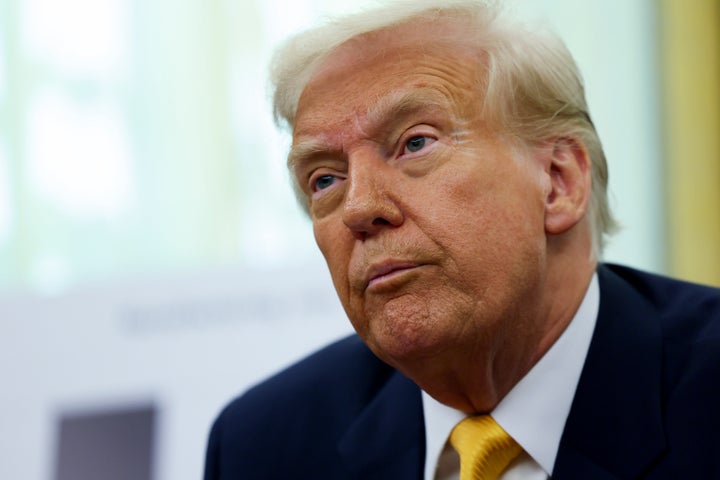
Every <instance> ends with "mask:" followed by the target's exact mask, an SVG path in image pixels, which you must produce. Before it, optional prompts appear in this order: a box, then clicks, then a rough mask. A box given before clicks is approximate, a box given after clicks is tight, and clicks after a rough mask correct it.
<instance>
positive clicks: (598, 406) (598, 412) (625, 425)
mask: <svg viewBox="0 0 720 480" xmlns="http://www.w3.org/2000/svg"><path fill="white" fill-rule="evenodd" d="M598 276H599V280H600V311H599V313H598V321H597V324H596V326H595V332H594V333H593V339H592V342H591V344H590V349H589V351H588V355H587V359H586V360H585V365H584V367H583V372H582V375H581V377H580V382H579V383H578V387H577V391H576V393H575V398H574V400H573V404H572V407H571V410H570V414H569V416H568V419H567V422H566V424H565V430H564V432H563V436H562V439H561V441H560V448H559V450H558V456H557V459H556V462H555V468H554V471H553V478H554V479H556V480H562V479H575V478H583V479H598V480H600V479H608V480H609V479H615V478H636V477H638V476H639V475H640V474H641V473H642V471H643V470H645V469H646V468H647V467H648V466H649V464H650V463H651V462H653V461H654V460H655V459H656V458H657V457H658V456H659V455H660V454H661V452H662V451H663V450H664V449H665V440H664V431H663V425H662V417H661V405H660V388H661V385H660V375H661V362H662V338H661V331H660V327H659V325H658V323H657V317H658V313H657V311H656V310H655V308H654V307H653V305H652V304H650V303H649V302H648V301H647V300H646V299H645V298H644V297H642V296H641V295H640V294H639V293H638V291H636V290H635V289H634V288H633V287H632V286H631V285H630V284H629V283H627V282H626V281H625V280H623V279H622V278H620V277H619V276H618V275H616V274H615V273H613V272H612V271H611V270H610V269H609V268H608V267H603V266H601V267H599V268H598Z"/></svg>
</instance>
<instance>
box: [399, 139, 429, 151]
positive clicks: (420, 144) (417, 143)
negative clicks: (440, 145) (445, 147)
mask: <svg viewBox="0 0 720 480" xmlns="http://www.w3.org/2000/svg"><path fill="white" fill-rule="evenodd" d="M432 142H433V140H432V139H431V138H429V137H425V136H423V135H418V136H417V137H412V138H411V139H410V140H408V141H407V142H406V143H405V151H404V152H403V153H415V152H419V151H420V150H422V149H423V148H425V147H426V146H427V145H428V144H429V143H432Z"/></svg>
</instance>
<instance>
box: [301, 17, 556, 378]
mask: <svg viewBox="0 0 720 480" xmlns="http://www.w3.org/2000/svg"><path fill="white" fill-rule="evenodd" d="M407 30H408V31H404V30H403V28H402V27H399V28H397V29H394V30H391V31H389V32H384V33H381V34H375V35H373V36H365V37H362V38H361V39H359V40H355V41H353V42H351V43H348V44H346V45H343V46H341V47H340V48H339V49H338V50H336V51H335V52H334V53H332V54H331V55H330V57H329V58H328V59H327V60H326V61H325V62H324V63H323V65H322V66H321V67H320V68H319V70H318V71H317V72H316V73H315V75H314V76H313V78H312V79H311V81H310V83H309V84H308V86H307V88H306V89H305V90H304V92H303V94H302V96H301V99H300V102H299V106H298V110H297V115H296V118H295V128H294V134H293V148H292V151H291V166H292V169H293V171H294V174H295V175H296V179H297V181H298V183H299V185H300V187H301V188H302V189H303V191H304V193H305V195H306V196H307V198H308V203H309V205H310V211H311V216H312V221H313V226H314V232H315V238H316V240H317V243H318V246H319V247H320V249H321V251H322V253H323V255H324V256H325V259H326V260H327V264H328V266H329V269H330V272H331V274H332V278H333V282H334V285H335V288H336V289H337V292H338V295H339V296H340V299H341V301H342V304H343V306H344V307H345V310H346V312H347V314H348V316H349V318H350V320H351V322H352V324H353V326H354V327H355V329H356V330H357V332H358V334H359V335H360V336H361V337H362V339H363V340H364V341H365V342H366V343H367V344H368V345H369V346H370V348H371V349H372V350H373V351H374V352H375V353H376V354H377V355H378V356H379V357H381V358H382V359H384V360H385V361H387V362H388V363H390V364H392V365H394V366H396V367H397V368H399V369H400V370H401V371H404V372H405V373H409V374H410V375H411V376H413V375H412V374H413V369H414V368H416V367H417V366H418V365H421V364H422V365H424V366H423V368H431V369H433V368H436V369H438V372H439V373H438V374H440V372H441V371H444V370H445V369H447V368H448V366H451V365H452V364H453V362H456V361H458V362H459V361H460V357H467V356H469V355H470V356H473V357H475V358H478V357H480V358H482V361H486V363H487V365H483V366H482V367H483V368H485V370H486V371H487V372H488V374H490V372H491V371H492V370H493V369H495V368H497V365H493V358H494V357H495V356H496V355H497V354H498V352H500V351H505V350H508V349H509V350H512V349H515V348H517V349H520V348H524V347H523V345H524V341H525V340H524V339H525V338H527V337H532V336H533V335H535V332H533V329H534V328H535V325H534V323H533V322H534V321H535V320H534V319H535V318H536V317H537V316H538V314H539V313H540V312H538V307H537V305H538V304H539V302H538V296H539V295H538V292H539V291H540V289H541V287H540V286H541V285H542V283H543V268H544V262H545V242H546V238H545V229H544V205H545V199H546V197H547V195H548V191H549V185H548V184H549V182H548V181H546V177H547V175H545V174H544V173H545V172H544V169H543V167H542V165H541V162H540V161H538V160H536V159H535V158H534V156H533V152H532V150H531V149H520V148H512V147H511V146H510V144H509V143H508V142H507V141H505V140H503V137H502V136H501V135H499V134H497V133H495V132H493V131H492V130H491V129H490V128H489V126H488V125H486V124H485V123H484V122H483V119H482V117H481V111H480V109H481V104H482V98H481V97H480V94H479V91H480V89H479V86H478V85H479V82H481V80H482V68H483V62H482V58H481V57H480V55H478V54H476V53H474V52H473V51H472V50H471V49H469V48H467V47H463V46H462V45H458V42H457V39H452V38H447V41H446V42H442V41H441V42H437V41H433V42H424V41H423V40H422V39H423V38H430V37H427V36H426V35H424V34H425V33H427V32H426V31H425V30H424V29H417V30H415V29H407ZM421 30H422V31H421ZM446 33H447V32H446ZM446 37H448V36H447V35H446ZM478 352H480V355H478Z"/></svg>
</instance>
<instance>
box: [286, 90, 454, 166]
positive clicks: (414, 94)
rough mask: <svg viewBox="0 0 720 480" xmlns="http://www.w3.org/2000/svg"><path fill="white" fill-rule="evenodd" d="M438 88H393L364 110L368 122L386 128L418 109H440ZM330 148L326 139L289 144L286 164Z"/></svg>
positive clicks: (378, 128) (291, 164)
mask: <svg viewBox="0 0 720 480" xmlns="http://www.w3.org/2000/svg"><path fill="white" fill-rule="evenodd" d="M438 96H439V95H438V92H437V91H436V90H434V89H431V88H415V89H412V90H409V91H394V92H390V93H388V94H387V95H384V96H382V97H380V98H378V99H377V100H376V101H375V102H374V103H373V104H371V105H370V106H369V107H368V109H367V110H366V112H365V116H366V118H367V120H366V122H367V124H368V125H372V126H373V130H379V131H385V130H387V124H388V123H390V122H393V121H397V120H398V119H401V118H403V117H407V116H410V115H412V114H414V113H416V112H419V111H421V110H442V109H443V108H447V106H446V107H443V106H442V105H441V104H440V101H439V99H438ZM330 150H333V149H332V148H331V147H330V146H329V145H328V144H327V143H326V142H324V141H322V140H319V139H309V140H305V141H302V142H299V143H297V144H295V145H292V146H291V147H290V152H289V153H288V157H287V166H288V168H289V169H290V170H291V171H293V170H295V168H296V167H297V166H298V164H299V163H300V162H301V161H302V160H304V159H309V158H312V157H314V156H315V155H318V154H322V153H327V152H329V151H330Z"/></svg>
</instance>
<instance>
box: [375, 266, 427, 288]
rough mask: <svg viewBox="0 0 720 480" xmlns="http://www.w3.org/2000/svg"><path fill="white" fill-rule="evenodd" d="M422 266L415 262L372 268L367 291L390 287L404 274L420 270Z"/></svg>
mask: <svg viewBox="0 0 720 480" xmlns="http://www.w3.org/2000/svg"><path fill="white" fill-rule="evenodd" d="M419 266H420V264H418V263H415V262H395V261H389V262H383V263H380V264H376V265H373V266H371V267H370V269H369V270H368V273H367V275H366V277H365V278H366V279H367V280H366V285H365V289H366V290H368V289H375V290H377V289H380V288H382V287H383V286H390V284H391V283H394V282H393V280H395V279H397V278H398V277H400V276H402V275H403V274H404V273H406V272H408V271H410V270H414V269H416V268H418V267H419Z"/></svg>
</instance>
